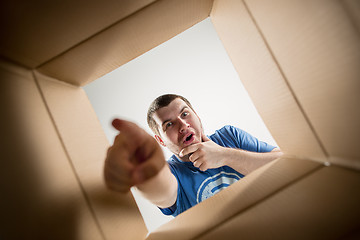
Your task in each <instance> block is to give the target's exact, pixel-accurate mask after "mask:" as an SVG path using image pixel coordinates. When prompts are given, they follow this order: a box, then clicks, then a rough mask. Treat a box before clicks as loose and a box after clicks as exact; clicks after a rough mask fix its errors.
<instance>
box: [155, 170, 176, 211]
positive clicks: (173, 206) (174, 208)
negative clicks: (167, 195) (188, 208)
mask: <svg viewBox="0 0 360 240" xmlns="http://www.w3.org/2000/svg"><path fill="white" fill-rule="evenodd" d="M169 167H170V171H171V173H172V174H173V175H174V176H175V178H176V181H178V189H177V198H176V201H175V203H174V204H173V205H172V206H171V207H168V208H160V207H158V208H159V209H160V211H161V212H162V213H163V214H165V215H173V216H174V217H175V216H177V215H178V214H179V207H178V204H179V198H181V194H182V193H181V187H180V186H181V185H180V182H179V179H178V176H177V173H176V170H175V167H174V166H173V165H172V164H169Z"/></svg>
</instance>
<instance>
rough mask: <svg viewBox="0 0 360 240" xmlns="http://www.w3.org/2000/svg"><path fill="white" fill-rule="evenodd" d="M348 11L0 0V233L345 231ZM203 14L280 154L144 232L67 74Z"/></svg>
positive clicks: (353, 125)
mask: <svg viewBox="0 0 360 240" xmlns="http://www.w3.org/2000/svg"><path fill="white" fill-rule="evenodd" d="M359 12H360V4H359V1H357V0H345V1H337V0H319V1H302V0H292V1H285V0H275V1H271V3H270V2H269V1H265V0H244V1H242V0H228V1H218V0H216V1H212V0H201V1H197V0H186V1H183V0H168V1H160V0H158V1H151V0H138V1H130V0H124V1H110V2H106V3H103V2H98V1H97V2H95V1H90V2H88V1H87V2H86V3H81V2H76V3H74V2H70V1H61V2H56V3H54V2H51V3H50V2H49V3H44V2H38V1H35V2H31V3H28V2H26V1H15V2H14V1H13V2H10V1H6V2H2V3H1V7H0V19H1V21H0V31H1V33H2V38H1V39H0V58H1V60H0V84H1V85H0V102H1V104H2V105H1V106H2V108H1V109H2V113H1V117H0V126H1V132H2V138H1V144H0V150H1V151H0V152H1V157H2V161H3V165H2V168H1V170H0V171H1V172H0V178H1V181H0V182H1V189H0V190H1V192H2V193H3V195H2V197H1V198H0V199H1V200H0V206H1V207H2V208H1V212H2V220H1V222H0V224H1V228H0V229H1V232H0V238H4V239H49V238H51V239H145V238H147V239H219V238H220V239H232V238H235V237H236V238H243V239H265V238H266V239H269V238H271V239H329V238H336V239H338V238H348V239H356V238H357V237H359V236H360V223H359V221H358V220H357V219H358V216H359V214H360V212H359V208H358V203H359V202H360V191H359V189H360V186H359V184H360V172H359V170H360V159H359V157H360V155H359V152H358V151H357V150H358V149H359V148H360V141H359V140H358V138H359V136H360V110H359V108H358V106H357V105H358V103H359V102H360V95H359V94H358V91H359V89H360V81H359V79H360V68H359V66H360V41H359V40H360V39H359V38H360V30H359V29H360V28H359V26H360V24H359V14H358V13H359ZM65 13H66V17H64V15H65ZM208 16H210V17H211V20H212V22H213V24H214V26H215V28H216V30H217V32H218V34H219V37H220V39H221V41H222V42H223V44H224V47H225V48H226V50H227V52H228V54H229V56H230V58H231V60H232V62H233V64H234V67H235V69H236V70H237V72H238V74H239V76H240V79H241V81H243V83H244V85H245V87H246V89H247V90H248V92H249V95H250V97H251V98H252V100H253V102H254V104H255V106H256V107H257V109H258V111H259V113H260V115H261V116H262V118H263V119H264V121H265V123H266V125H267V127H268V129H269V130H270V132H271V133H272V135H273V137H274V138H275V140H276V142H277V143H278V144H279V146H280V148H281V149H282V150H283V151H284V152H285V153H286V155H285V156H284V157H282V158H281V159H279V160H277V161H275V162H273V163H271V164H268V165H266V166H264V167H262V168H260V169H258V170H257V171H255V172H253V173H251V174H249V175H248V176H246V177H245V178H244V179H242V180H241V181H239V182H237V183H236V184H234V185H232V186H230V187H229V188H227V189H225V190H223V191H222V192H220V193H219V194H217V195H216V196H214V197H213V198H209V199H207V200H206V201H204V202H202V203H200V204H199V205H197V206H195V207H193V208H192V209H190V210H188V211H186V212H184V213H182V214H180V215H179V216H178V217H176V218H175V219H174V220H172V221H170V222H169V223H167V224H165V225H163V226H162V227H160V228H159V229H157V230H156V231H154V232H152V233H151V234H150V235H149V236H146V234H147V233H146V227H145V224H144V222H143V220H142V218H141V215H140V213H139V211H138V208H137V206H136V204H135V201H134V199H133V197H132V196H131V194H130V193H129V194H125V195H122V194H118V193H114V192H111V191H109V190H107V189H106V188H105V186H104V182H103V177H102V171H103V169H102V168H103V161H104V158H105V155H106V149H107V147H108V146H109V143H108V142H107V140H106V138H105V136H104V133H103V131H102V129H101V126H100V124H99V122H98V120H97V118H96V116H95V113H94V111H93V109H92V107H91V105H90V103H89V101H88V99H87V97H86V94H85V93H84V91H83V90H82V89H81V88H80V87H79V86H82V85H85V84H87V83H88V82H90V81H92V80H95V79H97V78H98V77H100V76H102V75H103V74H106V73H108V72H110V71H112V70H114V69H115V68H117V67H118V66H120V65H122V64H125V63H126V62H128V61H130V60H132V59H134V58H135V57H137V56H139V55H141V54H143V53H144V52H146V51H148V50H150V49H151V48H153V47H155V46H157V45H159V44H161V43H162V42H164V41H166V40H168V39H170V38H171V37H173V36H175V35H176V34H178V33H180V32H182V31H184V30H186V29H187V28H189V27H190V26H192V25H194V24H196V23H197V22H199V21H201V20H203V19H205V18H206V17H208ZM21 66H25V67H21ZM124 84H126V83H124ZM324 162H331V163H332V165H331V166H328V165H329V164H328V163H326V164H325V165H324V164H323V163H324Z"/></svg>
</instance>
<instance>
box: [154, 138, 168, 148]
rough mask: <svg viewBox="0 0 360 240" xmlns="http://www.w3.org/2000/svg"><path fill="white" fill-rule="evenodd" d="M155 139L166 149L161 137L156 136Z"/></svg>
mask: <svg viewBox="0 0 360 240" xmlns="http://www.w3.org/2000/svg"><path fill="white" fill-rule="evenodd" d="M155 139H156V141H157V142H158V143H159V144H160V145H161V146H164V147H166V144H165V143H164V141H163V140H162V139H161V137H160V136H158V135H155Z"/></svg>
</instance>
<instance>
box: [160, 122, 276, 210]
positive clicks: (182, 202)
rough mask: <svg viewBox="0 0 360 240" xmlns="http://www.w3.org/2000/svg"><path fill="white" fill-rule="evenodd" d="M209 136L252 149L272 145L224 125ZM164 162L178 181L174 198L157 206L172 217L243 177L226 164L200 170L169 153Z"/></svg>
mask: <svg viewBox="0 0 360 240" xmlns="http://www.w3.org/2000/svg"><path fill="white" fill-rule="evenodd" d="M209 138H210V139H211V140H212V141H214V142H215V143H217V144H218V145H220V146H223V147H229V148H239V149H243V150H247V151H252V152H270V151H271V150H273V149H274V148H275V147H274V146H271V145H269V144H267V143H265V142H262V141H259V140H258V139H257V138H255V137H253V136H252V135H250V134H249V133H247V132H245V131H243V130H241V129H239V128H236V127H233V126H228V125H227V126H225V127H223V128H221V129H220V130H217V131H216V132H215V133H214V134H213V135H211V136H210V137H209ZM167 162H168V164H169V166H170V170H171V172H172V174H174V176H175V177H176V179H177V181H178V191H177V199H176V202H175V204H174V205H173V206H171V207H169V208H160V210H161V211H162V212H163V213H164V214H165V215H173V216H174V217H175V216H177V215H179V214H180V213H182V212H184V211H185V210H187V209H189V208H191V207H192V206H194V205H196V204H197V203H199V202H201V201H204V200H205V199H207V198H209V197H211V196H213V195H214V194H216V193H217V192H219V191H221V190H222V189H224V188H226V187H228V186H229V185H230V184H232V183H234V182H236V181H238V180H239V179H240V178H243V177H244V175H243V174H241V173H239V172H237V171H236V170H234V169H233V168H231V167H229V166H222V167H219V168H214V169H208V170H206V171H204V172H203V171H201V170H200V169H199V168H197V167H194V165H193V163H192V162H183V161H181V160H180V159H178V158H177V157H176V156H175V155H173V156H171V158H170V159H169V160H168V161H167Z"/></svg>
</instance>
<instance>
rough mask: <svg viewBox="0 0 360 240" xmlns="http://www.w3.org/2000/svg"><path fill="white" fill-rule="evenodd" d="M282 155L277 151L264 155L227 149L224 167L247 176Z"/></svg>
mask: <svg viewBox="0 0 360 240" xmlns="http://www.w3.org/2000/svg"><path fill="white" fill-rule="evenodd" d="M282 154H283V153H282V152H281V151H280V150H277V149H275V150H273V151H271V152H265V153H258V152H249V151H244V150H240V149H228V153H227V157H226V158H225V160H224V163H225V164H224V165H227V166H229V167H232V168H233V169H235V170H236V171H238V172H240V173H242V174H244V175H247V174H249V173H251V172H252V171H254V170H256V169H257V168H259V167H261V166H263V165H265V164H267V163H269V162H271V161H273V160H275V159H277V158H279V157H281V156H282Z"/></svg>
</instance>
